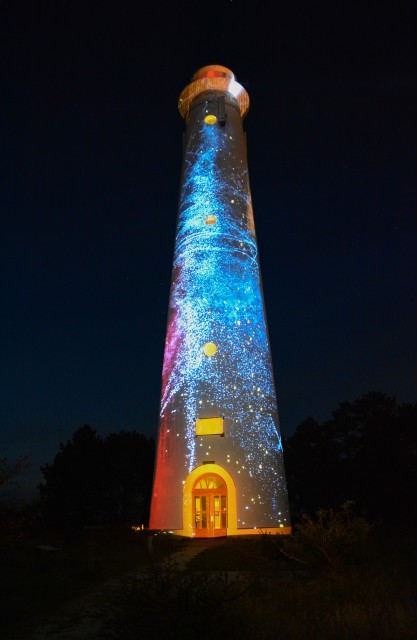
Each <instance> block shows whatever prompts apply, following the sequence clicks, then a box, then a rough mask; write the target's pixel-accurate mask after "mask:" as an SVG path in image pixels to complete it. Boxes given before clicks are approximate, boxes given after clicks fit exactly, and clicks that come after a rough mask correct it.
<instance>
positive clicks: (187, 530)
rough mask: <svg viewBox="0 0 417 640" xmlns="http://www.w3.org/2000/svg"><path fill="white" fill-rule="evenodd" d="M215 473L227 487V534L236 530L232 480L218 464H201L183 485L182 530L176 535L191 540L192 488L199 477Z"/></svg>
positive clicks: (234, 493)
mask: <svg viewBox="0 0 417 640" xmlns="http://www.w3.org/2000/svg"><path fill="white" fill-rule="evenodd" d="M211 473H215V474H216V475H218V476H220V477H221V478H222V479H223V480H224V482H225V483H226V487H227V500H228V504H227V532H228V533H229V531H233V532H234V531H236V529H237V507H236V487H235V483H234V482H233V478H232V476H231V475H230V473H229V472H228V471H226V469H224V468H223V467H220V465H218V464H214V463H209V464H203V465H201V466H200V467H197V468H196V469H193V471H191V473H190V474H189V475H188V477H187V479H186V480H185V483H184V491H183V511H182V523H183V529H182V530H181V531H176V532H175V533H177V534H178V535H183V536H188V537H190V538H192V537H193V536H194V529H193V500H192V498H193V487H194V485H195V483H196V482H197V480H198V479H199V478H201V476H206V475H208V474H211Z"/></svg>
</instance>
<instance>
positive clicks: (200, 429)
mask: <svg viewBox="0 0 417 640" xmlns="http://www.w3.org/2000/svg"><path fill="white" fill-rule="evenodd" d="M223 433H224V432H223V418H197V420H196V421H195V434H196V436H221V435H223Z"/></svg>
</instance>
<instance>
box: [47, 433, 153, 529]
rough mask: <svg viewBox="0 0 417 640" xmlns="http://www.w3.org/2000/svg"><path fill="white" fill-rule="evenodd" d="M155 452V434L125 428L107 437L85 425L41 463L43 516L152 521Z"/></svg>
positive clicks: (66, 523) (78, 521)
mask: <svg viewBox="0 0 417 640" xmlns="http://www.w3.org/2000/svg"><path fill="white" fill-rule="evenodd" d="M154 456H155V443H154V439H153V438H147V437H146V436H144V435H142V434H140V433H136V432H135V431H121V432H120V433H112V434H110V435H108V436H107V437H106V438H104V439H103V438H101V437H100V436H99V435H97V433H96V431H94V430H93V429H92V428H91V427H90V426H88V425H84V426H83V427H81V428H80V429H78V430H77V431H76V432H75V433H74V435H73V437H72V439H71V440H69V441H68V442H67V443H66V444H61V445H60V449H59V451H58V453H57V454H56V456H55V458H54V461H53V462H52V463H51V464H46V465H45V466H43V467H42V468H41V471H42V474H43V476H44V479H45V481H44V482H43V483H42V484H40V485H39V491H40V495H41V504H42V513H43V518H44V520H45V521H46V522H47V523H48V524H53V525H55V526H58V527H75V528H78V527H82V526H85V525H97V524H113V523H131V522H132V523H133V522H134V523H136V524H137V523H147V522H148V519H149V505H150V494H151V484H152V475H153V463H154Z"/></svg>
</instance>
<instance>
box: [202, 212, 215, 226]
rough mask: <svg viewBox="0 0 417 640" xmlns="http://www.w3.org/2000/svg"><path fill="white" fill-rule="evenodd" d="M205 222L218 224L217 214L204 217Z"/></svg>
mask: <svg viewBox="0 0 417 640" xmlns="http://www.w3.org/2000/svg"><path fill="white" fill-rule="evenodd" d="M204 222H205V223H206V224H216V222H217V218H216V216H213V215H211V214H210V215H209V216H207V217H206V218H204Z"/></svg>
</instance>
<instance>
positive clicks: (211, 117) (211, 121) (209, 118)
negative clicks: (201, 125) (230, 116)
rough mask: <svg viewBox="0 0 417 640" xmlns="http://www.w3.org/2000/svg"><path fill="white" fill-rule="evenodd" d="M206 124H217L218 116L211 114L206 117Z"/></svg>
mask: <svg viewBox="0 0 417 640" xmlns="http://www.w3.org/2000/svg"><path fill="white" fill-rule="evenodd" d="M204 122H205V123H206V124H216V122H217V118H216V116H214V115H213V114H211V113H210V114H209V115H208V116H206V117H205V118H204Z"/></svg>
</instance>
